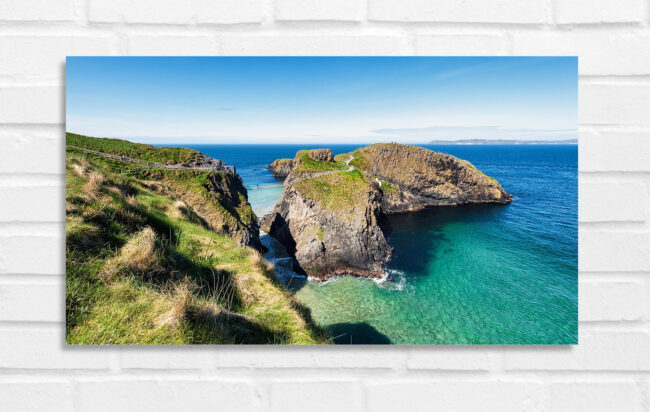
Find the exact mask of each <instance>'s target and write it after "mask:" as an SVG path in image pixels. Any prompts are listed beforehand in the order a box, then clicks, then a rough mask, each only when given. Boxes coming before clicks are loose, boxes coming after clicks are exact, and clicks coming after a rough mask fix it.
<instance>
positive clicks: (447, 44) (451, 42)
mask: <svg viewBox="0 0 650 412" xmlns="http://www.w3.org/2000/svg"><path fill="white" fill-rule="evenodd" d="M507 48H508V41H507V39H506V38H505V37H504V36H498V35H497V36H495V35H484V34H454V35H443V34H421V35H417V36H416V37H415V52H416V54H418V55H425V56H431V55H434V56H467V55H472V56H480V55H484V56H494V55H500V54H505V53H506V52H507Z"/></svg>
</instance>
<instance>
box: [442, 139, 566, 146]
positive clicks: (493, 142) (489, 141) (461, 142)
mask: <svg viewBox="0 0 650 412" xmlns="http://www.w3.org/2000/svg"><path fill="white" fill-rule="evenodd" d="M429 144H438V145H469V144H483V145H488V144H490V145H499V144H501V145H503V144H526V145H531V144H578V139H565V140H503V139H494V140H493V139H461V140H431V141H430V142H429Z"/></svg>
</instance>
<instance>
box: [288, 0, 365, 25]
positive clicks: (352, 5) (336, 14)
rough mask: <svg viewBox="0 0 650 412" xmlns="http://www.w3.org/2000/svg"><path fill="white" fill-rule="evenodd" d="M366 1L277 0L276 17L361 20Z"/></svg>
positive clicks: (289, 19) (291, 19)
mask: <svg viewBox="0 0 650 412" xmlns="http://www.w3.org/2000/svg"><path fill="white" fill-rule="evenodd" d="M364 9H365V2H363V1H361V0H330V1H327V2H324V1H320V0H276V1H275V19H276V20H280V21H282V20H287V21H300V20H311V21H318V20H339V21H360V20H362V19H363V12H364Z"/></svg>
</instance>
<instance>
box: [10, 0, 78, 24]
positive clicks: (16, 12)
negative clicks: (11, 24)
mask: <svg viewBox="0 0 650 412" xmlns="http://www.w3.org/2000/svg"><path fill="white" fill-rule="evenodd" d="M74 18H75V14H74V1H73V0H60V1H51V0H2V1H1V2H0V20H5V21H69V20H74Z"/></svg>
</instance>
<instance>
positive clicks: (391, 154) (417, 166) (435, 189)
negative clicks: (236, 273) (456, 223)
mask: <svg viewBox="0 0 650 412" xmlns="http://www.w3.org/2000/svg"><path fill="white" fill-rule="evenodd" d="M312 152H314V151H313V150H312V151H300V152H298V153H297V154H296V157H295V158H294V159H286V160H291V162H292V165H291V166H292V169H291V170H290V171H289V172H288V174H287V178H286V180H285V182H284V191H283V193H282V198H281V200H280V201H279V202H278V204H277V205H276V206H275V209H274V210H273V212H272V213H271V214H269V215H267V216H265V218H264V219H263V222H262V228H263V230H265V231H267V232H268V233H269V235H271V236H272V237H274V238H275V239H277V240H278V241H280V242H281V243H282V244H283V245H284V246H285V248H286V249H287V251H288V252H289V253H290V254H291V255H292V256H293V257H294V258H295V262H296V266H297V268H296V269H297V270H298V271H299V272H303V273H306V274H307V275H308V276H309V277H311V278H314V279H321V280H324V279H327V278H329V277H331V276H333V275H340V274H348V275H353V276H367V277H379V276H382V274H383V271H382V264H383V263H384V262H385V261H386V260H387V259H388V257H389V256H390V253H391V247H390V246H389V245H388V242H387V240H386V237H385V235H384V233H383V232H382V229H381V227H380V221H381V217H382V215H383V214H384V213H402V212H410V211H415V210H419V209H423V208H425V207H430V206H455V205H461V204H467V203H501V204H506V203H509V202H511V200H512V196H511V195H509V194H508V193H506V192H505V190H503V188H502V187H501V186H500V185H499V183H498V182H497V181H496V180H494V179H492V178H491V177H489V176H486V175H485V174H483V173H482V172H480V171H479V170H478V169H476V167H474V165H472V164H471V163H469V162H467V161H465V160H461V159H458V158H456V157H454V156H450V155H445V154H442V153H437V152H432V151H430V150H427V149H423V148H420V147H416V146H406V145H397V144H377V145H372V146H368V147H364V148H361V149H358V150H355V151H354V152H353V153H351V154H347V155H345V156H343V155H337V157H336V158H334V157H332V156H331V151H328V153H327V152H324V151H320V150H319V151H318V152H317V153H314V154H313V156H312ZM317 159H319V160H317ZM343 159H345V161H344V160H343ZM276 162H278V161H276ZM276 162H273V163H272V165H273V164H276ZM348 163H349V164H348ZM276 166H277V164H276Z"/></svg>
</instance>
